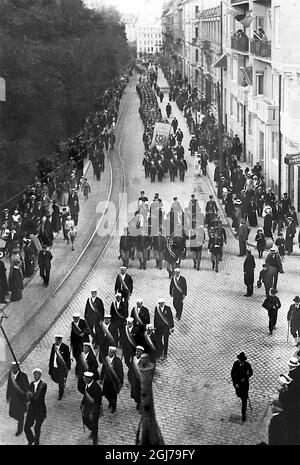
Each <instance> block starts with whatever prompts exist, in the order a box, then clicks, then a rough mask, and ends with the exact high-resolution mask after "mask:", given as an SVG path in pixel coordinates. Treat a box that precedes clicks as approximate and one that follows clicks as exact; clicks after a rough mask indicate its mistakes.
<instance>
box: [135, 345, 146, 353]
mask: <svg viewBox="0 0 300 465" xmlns="http://www.w3.org/2000/svg"><path fill="white" fill-rule="evenodd" d="M136 349H139V350H142V351H143V352H144V350H145V349H144V347H143V346H136Z"/></svg>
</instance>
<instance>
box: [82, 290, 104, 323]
mask: <svg viewBox="0 0 300 465" xmlns="http://www.w3.org/2000/svg"><path fill="white" fill-rule="evenodd" d="M84 319H85V320H86V322H87V324H88V326H89V327H90V328H91V329H92V328H93V326H95V325H97V324H99V323H100V321H103V320H104V305H103V302H102V300H101V299H100V298H99V297H96V299H95V300H94V303H93V307H92V305H91V301H90V299H87V301H86V304H85V311H84Z"/></svg>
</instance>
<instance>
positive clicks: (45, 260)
mask: <svg viewBox="0 0 300 465" xmlns="http://www.w3.org/2000/svg"><path fill="white" fill-rule="evenodd" d="M52 258H53V255H52V253H51V252H50V251H49V250H40V252H39V256H38V264H39V267H40V268H43V269H46V270H47V269H48V270H50V268H51V260H52Z"/></svg>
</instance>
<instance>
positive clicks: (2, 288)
mask: <svg viewBox="0 0 300 465" xmlns="http://www.w3.org/2000/svg"><path fill="white" fill-rule="evenodd" d="M7 292H8V283H7V277H6V268H5V265H4V263H3V261H2V260H0V303H4V302H5V296H6V294H7Z"/></svg>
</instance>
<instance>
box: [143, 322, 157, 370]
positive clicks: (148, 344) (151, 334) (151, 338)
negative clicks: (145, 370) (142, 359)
mask: <svg viewBox="0 0 300 465" xmlns="http://www.w3.org/2000/svg"><path fill="white" fill-rule="evenodd" d="M142 345H143V347H144V348H145V354H148V355H149V357H150V361H151V363H156V359H157V356H158V341H157V337H156V334H155V328H154V325H153V324H151V323H149V324H148V325H146V331H145V332H144V342H143V344H142Z"/></svg>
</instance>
